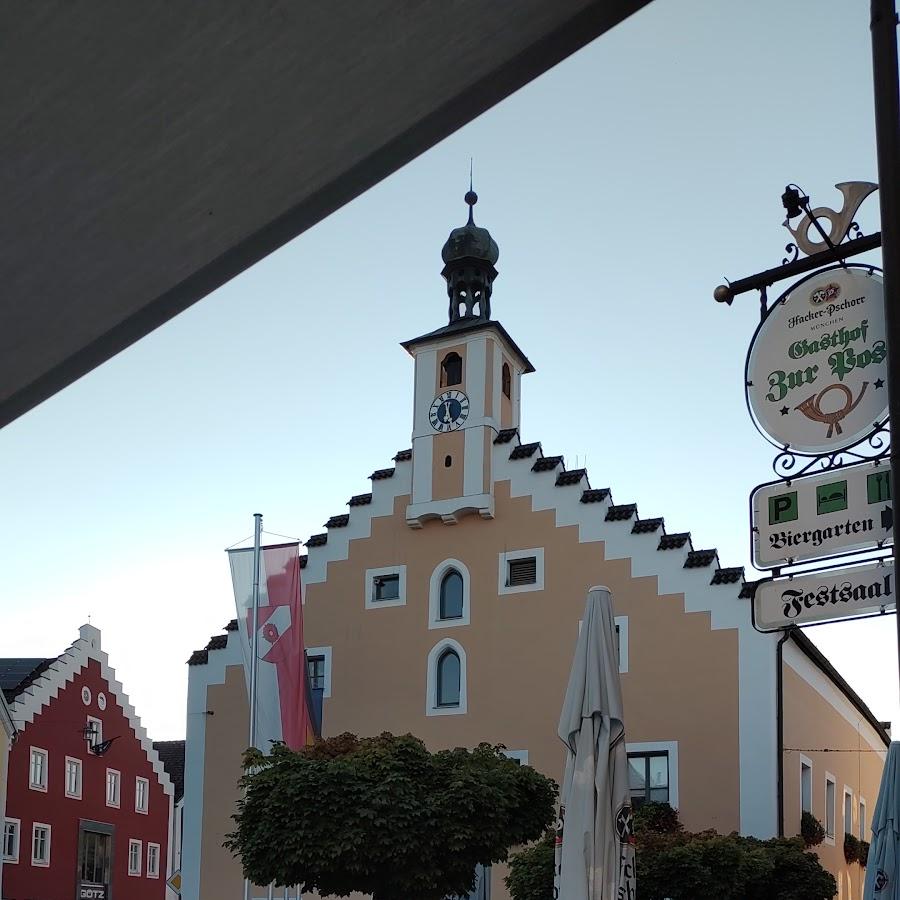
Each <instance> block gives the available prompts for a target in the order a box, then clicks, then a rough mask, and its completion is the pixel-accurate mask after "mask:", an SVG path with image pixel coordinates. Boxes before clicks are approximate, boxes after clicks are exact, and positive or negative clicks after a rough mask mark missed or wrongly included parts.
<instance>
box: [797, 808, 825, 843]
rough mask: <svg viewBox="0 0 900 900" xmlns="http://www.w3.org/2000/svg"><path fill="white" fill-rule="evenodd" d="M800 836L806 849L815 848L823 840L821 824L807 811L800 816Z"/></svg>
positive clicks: (823, 833)
mask: <svg viewBox="0 0 900 900" xmlns="http://www.w3.org/2000/svg"><path fill="white" fill-rule="evenodd" d="M800 835H801V837H802V838H803V842H804V843H805V844H806V846H807V847H816V846H818V845H819V844H821V843H822V841H824V840H825V829H824V828H823V827H822V823H821V822H820V821H819V820H818V819H817V818H816V817H815V816H814V815H813V814H812V813H811V812H809V811H808V810H803V815H802V816H800Z"/></svg>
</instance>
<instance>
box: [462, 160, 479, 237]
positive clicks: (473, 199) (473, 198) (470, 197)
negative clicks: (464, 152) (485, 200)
mask: <svg viewBox="0 0 900 900" xmlns="http://www.w3.org/2000/svg"><path fill="white" fill-rule="evenodd" d="M472 167H473V163H472V157H471V156H470V157H469V190H468V191H467V192H466V196H465V198H464V199H465V201H466V203H468V204H469V221H468V223H467V224H468V225H474V224H475V216H474V212H475V210H474V206H475V204H476V203H477V202H478V194H476V193H475V191H474V190H473V189H472Z"/></svg>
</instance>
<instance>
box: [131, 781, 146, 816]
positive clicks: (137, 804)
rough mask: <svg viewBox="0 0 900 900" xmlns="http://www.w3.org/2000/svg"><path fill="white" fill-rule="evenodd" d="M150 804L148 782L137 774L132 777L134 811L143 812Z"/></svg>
mask: <svg viewBox="0 0 900 900" xmlns="http://www.w3.org/2000/svg"><path fill="white" fill-rule="evenodd" d="M149 806H150V782H149V781H148V780H147V779H146V778H141V777H140V776H138V777H137V778H135V779H134V811H135V812H139V813H145V812H147V811H148V809H149Z"/></svg>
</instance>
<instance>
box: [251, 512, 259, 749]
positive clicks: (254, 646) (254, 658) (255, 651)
mask: <svg viewBox="0 0 900 900" xmlns="http://www.w3.org/2000/svg"><path fill="white" fill-rule="evenodd" d="M261 536H262V513H254V514H253V631H252V633H251V635H250V746H251V747H256V670H257V667H258V661H259V660H258V656H259V634H258V632H259V544H260V537H261Z"/></svg>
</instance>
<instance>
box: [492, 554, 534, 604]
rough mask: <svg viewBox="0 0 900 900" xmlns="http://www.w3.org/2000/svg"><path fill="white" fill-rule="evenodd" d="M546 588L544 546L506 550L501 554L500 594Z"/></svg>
mask: <svg viewBox="0 0 900 900" xmlns="http://www.w3.org/2000/svg"><path fill="white" fill-rule="evenodd" d="M543 589H544V548H543V547H535V548H533V549H531V550H506V551H504V552H503V553H501V554H500V560H499V572H498V574H497V593H498V594H518V593H522V592H523V591H542V590H543Z"/></svg>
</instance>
